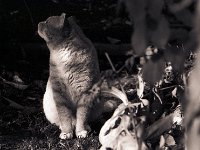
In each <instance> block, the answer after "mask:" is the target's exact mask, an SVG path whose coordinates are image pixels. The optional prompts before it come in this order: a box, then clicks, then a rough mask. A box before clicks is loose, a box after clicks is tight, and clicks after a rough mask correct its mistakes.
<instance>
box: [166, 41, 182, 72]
mask: <svg viewBox="0 0 200 150" xmlns="http://www.w3.org/2000/svg"><path fill="white" fill-rule="evenodd" d="M185 57H186V54H185V51H184V50H183V49H182V48H180V47H178V46H170V45H169V46H168V47H167V48H166V49H165V51H164V58H165V59H166V61H167V62H171V64H172V68H173V69H174V70H175V71H179V72H182V71H183V67H184V60H185Z"/></svg>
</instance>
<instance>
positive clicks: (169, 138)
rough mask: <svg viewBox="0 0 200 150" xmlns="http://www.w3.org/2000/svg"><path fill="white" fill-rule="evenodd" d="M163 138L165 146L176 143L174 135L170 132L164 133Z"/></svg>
mask: <svg viewBox="0 0 200 150" xmlns="http://www.w3.org/2000/svg"><path fill="white" fill-rule="evenodd" d="M164 138H165V144H166V146H173V145H175V144H176V142H175V140H174V137H173V136H171V135H170V134H165V135H164Z"/></svg>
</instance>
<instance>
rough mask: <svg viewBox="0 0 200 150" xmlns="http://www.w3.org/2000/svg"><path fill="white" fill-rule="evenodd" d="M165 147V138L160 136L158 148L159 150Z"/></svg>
mask: <svg viewBox="0 0 200 150" xmlns="http://www.w3.org/2000/svg"><path fill="white" fill-rule="evenodd" d="M164 146H165V138H164V136H163V135H161V136H160V143H159V148H160V149H161V148H162V147H164Z"/></svg>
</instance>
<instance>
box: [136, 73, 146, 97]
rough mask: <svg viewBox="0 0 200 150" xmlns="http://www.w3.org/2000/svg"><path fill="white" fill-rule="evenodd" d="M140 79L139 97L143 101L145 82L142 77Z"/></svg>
mask: <svg viewBox="0 0 200 150" xmlns="http://www.w3.org/2000/svg"><path fill="white" fill-rule="evenodd" d="M137 77H138V87H137V96H138V97H139V98H140V99H141V98H142V97H143V92H144V81H143V79H142V77H141V76H140V75H138V76H137Z"/></svg>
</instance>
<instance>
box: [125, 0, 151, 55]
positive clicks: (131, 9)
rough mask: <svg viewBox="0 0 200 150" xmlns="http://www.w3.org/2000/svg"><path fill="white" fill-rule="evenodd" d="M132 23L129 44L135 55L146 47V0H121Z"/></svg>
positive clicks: (141, 52) (142, 52)
mask: <svg viewBox="0 0 200 150" xmlns="http://www.w3.org/2000/svg"><path fill="white" fill-rule="evenodd" d="M123 2H124V3H125V6H126V8H127V11H128V13H129V15H130V19H131V22H132V24H133V25H134V27H133V28H134V33H133V35H132V38H131V44H132V47H133V49H134V51H135V54H136V55H139V56H141V55H143V54H144V52H145V49H146V47H147V40H146V21H145V16H146V11H145V9H146V5H147V0H123Z"/></svg>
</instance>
